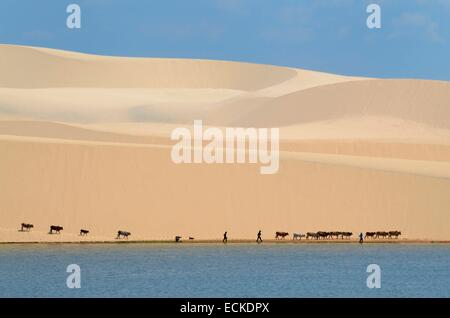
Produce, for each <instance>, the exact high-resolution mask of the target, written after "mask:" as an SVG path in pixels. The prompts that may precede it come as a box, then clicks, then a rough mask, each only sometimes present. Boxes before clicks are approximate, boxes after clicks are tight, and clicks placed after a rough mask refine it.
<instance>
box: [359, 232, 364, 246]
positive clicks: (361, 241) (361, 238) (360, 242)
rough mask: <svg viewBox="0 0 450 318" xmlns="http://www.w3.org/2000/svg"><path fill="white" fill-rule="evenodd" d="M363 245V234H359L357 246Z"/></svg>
mask: <svg viewBox="0 0 450 318" xmlns="http://www.w3.org/2000/svg"><path fill="white" fill-rule="evenodd" d="M362 243H364V238H363V234H362V233H359V244H362Z"/></svg>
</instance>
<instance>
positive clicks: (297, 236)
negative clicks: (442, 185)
mask: <svg viewBox="0 0 450 318" xmlns="http://www.w3.org/2000/svg"><path fill="white" fill-rule="evenodd" d="M32 228H34V226H33V224H28V223H22V224H21V229H20V231H22V232H25V231H26V232H29V231H30V230H31V229H32ZM62 230H64V228H63V227H62V226H59V225H51V226H50V231H49V233H48V234H54V233H56V234H59V233H61V231H62ZM88 233H89V231H88V230H85V229H81V230H80V236H86V235H88ZM401 234H402V232H400V231H389V232H385V231H379V232H366V235H365V236H364V238H365V239H366V238H370V239H386V238H388V239H391V238H395V239H398V237H399V236H400V235H401ZM130 235H131V233H130V232H127V231H120V230H119V231H117V236H116V239H120V238H126V239H128V237H129V236H130ZM352 235H353V233H352V232H325V231H319V232H307V233H305V234H302V233H293V235H292V239H293V240H301V239H302V238H305V239H307V240H309V239H316V240H333V239H339V238H340V239H341V240H343V239H350V238H351V237H352ZM287 236H289V233H288V232H275V239H277V240H278V239H284V238H285V237H287ZM193 239H194V238H192V237H189V240H193ZM175 241H176V242H180V241H181V236H176V237H175Z"/></svg>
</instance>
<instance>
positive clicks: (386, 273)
mask: <svg viewBox="0 0 450 318" xmlns="http://www.w3.org/2000/svg"><path fill="white" fill-rule="evenodd" d="M72 263H75V264H78V265H79V266H80V267H81V289H69V288H67V286H66V278H67V276H68V275H69V274H68V273H66V267H67V266H68V265H69V264H72ZM371 263H375V264H378V265H379V266H380V267H381V288H380V289H369V288H367V286H366V279H367V276H368V274H367V273H366V268H367V265H369V264H371ZM449 274H450V245H429V244H428V245H410V244H408V245H402V244H392V245H387V244H386V245H384V244H383V245H382V244H372V245H369V244H367V245H363V246H359V245H356V244H317V245H316V244H314V245H313V244H311V245H309V244H308V245H304V244H292V245H291V244H283V245H281V244H278V245H274V244H272V245H271V244H262V245H256V244H255V245H250V244H249V245H243V244H228V245H227V246H224V245H215V244H204V245H203V244H196V245H192V244H189V245H187V244H186V245H183V244H179V245H175V244H174V245H171V244H161V245H156V244H105V245H56V244H53V245H0V296H1V297H34V296H39V297H380V296H385V297H449V296H450V275H449Z"/></svg>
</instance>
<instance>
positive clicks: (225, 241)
mask: <svg viewBox="0 0 450 318" xmlns="http://www.w3.org/2000/svg"><path fill="white" fill-rule="evenodd" d="M222 242H224V243H227V242H228V237H227V232H225V233H223V240H222Z"/></svg>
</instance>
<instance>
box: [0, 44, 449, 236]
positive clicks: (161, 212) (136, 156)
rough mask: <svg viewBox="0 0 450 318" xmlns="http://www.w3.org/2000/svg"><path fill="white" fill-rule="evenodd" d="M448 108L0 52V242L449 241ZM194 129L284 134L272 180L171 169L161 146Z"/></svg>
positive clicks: (272, 81)
mask: <svg viewBox="0 0 450 318" xmlns="http://www.w3.org/2000/svg"><path fill="white" fill-rule="evenodd" d="M449 105H450V83H448V82H439V81H426V80H410V79H409V80H381V79H367V78H354V77H346V76H339V75H333V74H325V73H320V72H313V71H307V70H300V69H293V68H286V67H276V66H268V65H256V64H248V63H235V62H224V61H206V60H183V59H147V58H121V57H104V56H95V55H89V54H81V53H74V52H65V51H59V50H50V49H44V48H33V47H23V46H10V45H0V154H1V156H0V242H27V241H28V242H39V241H80V240H84V241H104V240H113V239H114V236H115V233H116V231H117V230H119V229H123V230H128V231H130V232H132V238H133V239H136V240H141V239H142V240H159V239H164V240H165V239H173V237H174V236H175V235H182V236H184V237H187V236H193V237H195V238H196V239H218V238H220V236H221V234H222V233H223V231H225V230H227V231H228V232H229V235H230V238H240V239H249V238H254V236H255V233H256V232H257V231H258V230H259V229H261V230H262V231H263V235H264V237H266V238H272V236H273V233H274V232H275V231H278V230H283V231H288V232H305V231H316V230H337V231H340V230H342V231H352V232H354V233H359V232H361V231H376V230H401V231H402V232H403V237H405V238H409V239H430V240H450V213H449V211H450V195H449V194H450V107H449ZM194 119H203V120H204V122H205V125H214V126H218V127H225V126H247V127H253V126H254V127H280V131H281V139H282V140H281V143H280V147H281V151H282V153H281V159H280V160H281V161H280V170H279V172H278V173H277V174H275V175H260V174H259V166H258V165H252V164H244V165H207V164H199V165H175V164H174V163H172V161H171V160H170V149H171V145H172V142H171V141H170V139H169V136H170V132H171V130H172V129H173V128H175V127H179V126H186V127H189V125H191V124H192V121H193V120H194ZM22 222H27V223H33V224H34V225H35V229H34V230H33V231H32V232H30V233H23V232H19V231H17V230H18V228H19V224H20V223H22ZM50 224H58V225H62V226H64V231H63V234H61V235H48V234H47V231H48V227H49V225H50ZM80 228H87V229H89V230H90V231H91V234H92V235H91V236H88V237H87V238H80V237H79V236H78V232H79V230H80Z"/></svg>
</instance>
